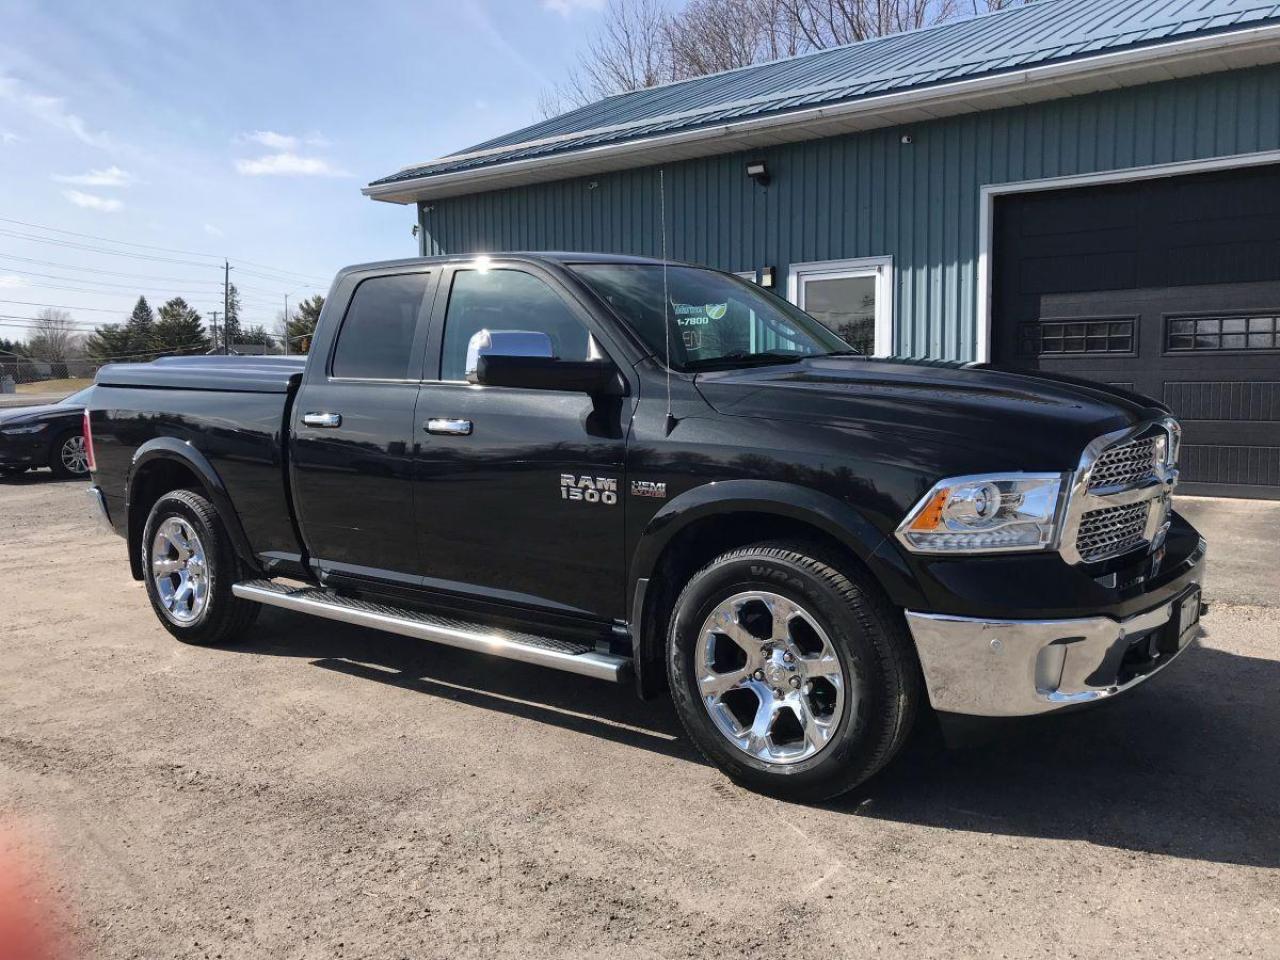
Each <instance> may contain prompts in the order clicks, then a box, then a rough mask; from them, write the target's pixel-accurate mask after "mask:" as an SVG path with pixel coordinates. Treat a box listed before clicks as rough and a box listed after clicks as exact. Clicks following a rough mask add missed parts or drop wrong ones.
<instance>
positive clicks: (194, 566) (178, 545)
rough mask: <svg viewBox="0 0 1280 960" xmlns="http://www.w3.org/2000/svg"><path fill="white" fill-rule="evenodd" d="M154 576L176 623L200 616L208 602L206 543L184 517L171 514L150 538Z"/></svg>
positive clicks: (161, 596) (166, 614) (166, 607)
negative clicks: (204, 543)
mask: <svg viewBox="0 0 1280 960" xmlns="http://www.w3.org/2000/svg"><path fill="white" fill-rule="evenodd" d="M151 578H152V580H153V581H154V583H155V587H156V595H157V596H158V597H159V598H160V605H161V607H162V608H163V609H164V614H165V616H166V617H168V618H169V619H170V620H172V621H173V622H174V623H177V624H183V625H185V624H189V623H193V622H194V621H196V620H198V619H199V618H200V614H202V613H204V608H205V606H206V605H208V602H209V570H208V567H207V565H206V563H205V555H204V545H203V544H202V543H201V542H200V538H199V537H198V536H196V532H195V530H194V528H193V527H192V526H191V524H190V523H188V522H187V521H186V520H184V519H182V518H181V517H169V518H167V519H166V520H165V521H164V522H163V523H161V524H160V527H159V528H158V529H157V530H156V534H155V537H154V538H153V539H152V541H151Z"/></svg>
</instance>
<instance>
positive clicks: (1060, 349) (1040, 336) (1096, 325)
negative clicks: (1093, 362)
mask: <svg viewBox="0 0 1280 960" xmlns="http://www.w3.org/2000/svg"><path fill="white" fill-rule="evenodd" d="M1133 323H1134V320H1133V318H1132V317H1130V318H1128V319H1120V320H1113V319H1110V318H1108V319H1106V320H1041V321H1039V322H1038V323H1024V324H1023V325H1022V329H1021V331H1020V333H1021V337H1020V341H1021V342H1020V344H1019V350H1020V352H1021V353H1022V354H1023V355H1025V356H1029V357H1051V356H1061V355H1072V354H1087V353H1094V354H1097V353H1133Z"/></svg>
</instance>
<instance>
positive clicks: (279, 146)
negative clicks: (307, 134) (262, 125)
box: [238, 130, 300, 151]
mask: <svg viewBox="0 0 1280 960" xmlns="http://www.w3.org/2000/svg"><path fill="white" fill-rule="evenodd" d="M238 139H240V140H241V141H243V142H246V143H256V144H259V145H261V146H264V147H266V148H267V149H268V150H281V151H289V150H297V149H298V145H299V142H300V141H299V140H298V138H297V137H294V136H290V135H289V134H287V133H276V132H275V131H274V130H254V131H252V132H251V133H242V134H240V137H239V138H238Z"/></svg>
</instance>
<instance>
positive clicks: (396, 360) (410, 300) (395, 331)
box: [332, 273, 430, 380]
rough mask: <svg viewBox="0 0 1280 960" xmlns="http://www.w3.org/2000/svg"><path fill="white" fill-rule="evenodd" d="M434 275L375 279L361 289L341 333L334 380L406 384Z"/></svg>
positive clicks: (358, 288)
mask: <svg viewBox="0 0 1280 960" xmlns="http://www.w3.org/2000/svg"><path fill="white" fill-rule="evenodd" d="M429 279H430V274H426V273H405V274H400V275H398V276H391V277H370V278H369V279H368V280H365V281H363V282H362V283H361V284H360V286H358V287H356V292H355V294H354V295H353V296H352V298H351V305H350V306H349V307H347V315H346V316H345V317H344V318H343V320H342V329H341V330H339V331H338V345H337V347H336V348H335V349H334V352H333V367H332V375H333V376H335V377H355V378H358V379H364V380H403V379H404V378H405V377H407V376H408V375H409V367H410V360H411V359H412V358H411V357H410V352H411V349H412V347H413V334H414V331H415V330H416V329H417V326H418V313H419V311H420V310H421V309H422V297H423V295H424V294H425V293H426V291H427V281H428V280H429Z"/></svg>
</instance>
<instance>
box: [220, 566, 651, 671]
mask: <svg viewBox="0 0 1280 960" xmlns="http://www.w3.org/2000/svg"><path fill="white" fill-rule="evenodd" d="M231 592H232V593H234V594H235V595H236V596H237V597H240V598H241V599H243V600H251V601H253V602H254V603H262V604H266V605H267V606H270V607H283V608H284V609H285V610H296V611H297V612H298V613H306V614H310V615H311V616H313V617H324V618H325V619H327V620H339V621H341V622H343V623H353V624H356V625H357V626H361V627H372V628H373V629H375V630H385V631H386V632H387V633H396V634H399V635H400V636H403V637H415V638H416V639H419V640H431V641H434V642H435V643H443V644H447V645H448V646H451V647H461V648H462V649H463V650H474V651H476V652H477V653H489V654H492V655H493V656H495V657H506V658H507V659H508V660H520V661H522V662H524V663H536V664H538V665H539V666H543V667H551V668H553V669H555V670H564V671H566V672H568V673H577V674H580V675H582V676H584V677H595V678H596V679H597V680H612V681H614V682H615V683H622V682H625V681H626V680H629V679H630V677H631V659H630V658H629V657H620V656H617V655H616V654H611V653H599V652H597V651H596V649H595V648H594V647H591V646H588V645H586V644H581V643H568V642H565V641H563V640H555V639H553V638H551V637H539V636H535V635H533V634H530V633H518V632H515V631H511V630H500V629H498V628H496V627H486V626H482V625H480V624H475V623H467V622H465V621H462V620H454V619H452V618H450V617H441V616H437V615H435V614H432V613H418V612H417V611H416V610H405V609H402V608H400V607H390V606H387V605H386V604H381V603H370V602H369V601H367V600H356V599H353V598H350V597H340V596H337V595H336V594H333V593H330V592H329V591H327V590H320V589H317V588H315V587H305V586H303V587H289V586H285V585H284V584H281V583H276V582H274V581H272V580H247V581H245V582H244V583H237V584H233V585H232V587H231Z"/></svg>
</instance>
